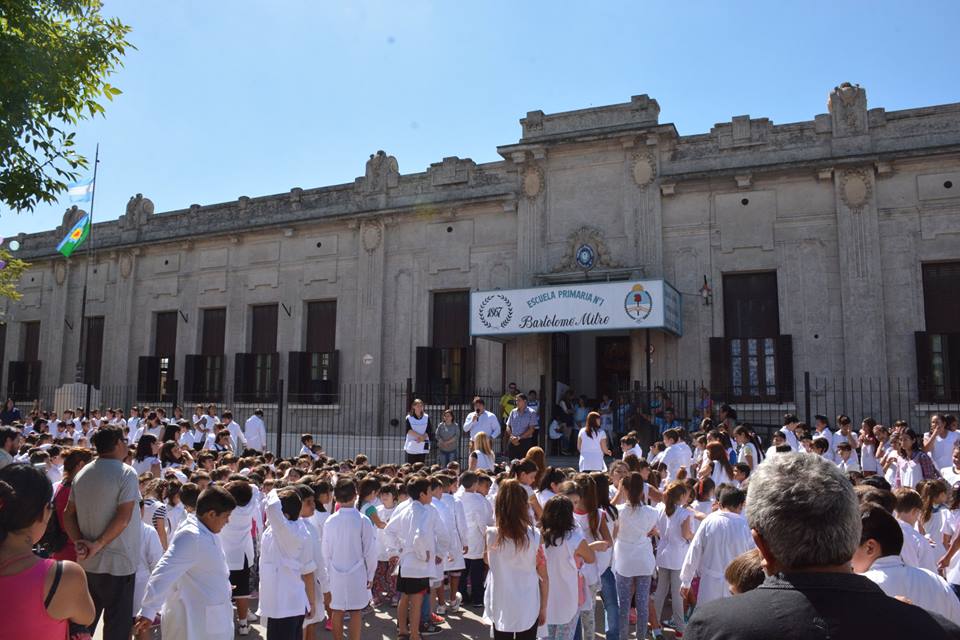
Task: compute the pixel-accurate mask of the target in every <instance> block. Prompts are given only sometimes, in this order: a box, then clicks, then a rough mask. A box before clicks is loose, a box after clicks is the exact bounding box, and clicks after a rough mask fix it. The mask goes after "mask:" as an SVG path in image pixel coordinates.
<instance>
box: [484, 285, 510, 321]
mask: <svg viewBox="0 0 960 640" xmlns="http://www.w3.org/2000/svg"><path fill="white" fill-rule="evenodd" d="M479 315H480V322H481V324H483V326H485V327H486V328H487V329H506V328H507V327H508V326H509V325H510V321H511V320H513V305H512V304H510V298H508V297H507V296H505V295H503V294H502V293H494V294H491V295H489V296H487V297H486V298H484V299H483V301H481V302H480V309H479Z"/></svg>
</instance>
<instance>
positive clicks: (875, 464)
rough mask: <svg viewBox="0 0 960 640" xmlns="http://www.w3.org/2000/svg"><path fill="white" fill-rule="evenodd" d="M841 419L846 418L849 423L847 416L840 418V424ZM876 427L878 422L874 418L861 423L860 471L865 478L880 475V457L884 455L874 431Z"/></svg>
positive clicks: (859, 438)
mask: <svg viewBox="0 0 960 640" xmlns="http://www.w3.org/2000/svg"><path fill="white" fill-rule="evenodd" d="M841 418H846V419H847V420H848V421H849V418H847V416H838V417H837V422H838V423H839V422H840V419H841ZM876 426H877V421H876V420H874V419H873V418H864V419H863V422H861V423H860V434H859V435H858V437H857V444H858V445H860V469H861V470H862V471H863V475H864V476H872V475H874V474H877V473H880V456H881V455H882V453H881V452H880V451H879V445H880V442H879V441H878V440H877V437H876V435H875V434H874V431H873V430H874V427H876Z"/></svg>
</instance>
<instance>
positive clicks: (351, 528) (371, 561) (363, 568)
mask: <svg viewBox="0 0 960 640" xmlns="http://www.w3.org/2000/svg"><path fill="white" fill-rule="evenodd" d="M333 497H334V499H335V500H336V501H337V512H336V513H334V514H333V515H331V516H330V517H329V518H327V521H326V522H325V523H324V525H323V542H322V545H321V552H322V554H323V559H324V562H326V566H327V574H328V576H329V581H330V610H331V614H332V615H331V623H332V631H333V637H334V639H335V640H341V638H342V637H343V617H344V613H345V612H347V611H351V612H353V613H352V614H351V616H350V639H351V640H360V630H361V623H362V621H363V620H362V618H361V616H360V609H363V608H364V607H366V606H367V605H368V604H369V603H370V595H371V594H370V583H371V582H372V581H373V576H374V574H375V573H376V571H377V556H378V553H379V551H378V548H379V544H378V542H377V534H376V529H375V528H374V526H373V523H372V522H370V519H369V518H366V517H364V516H363V515H361V514H360V512H359V511H358V510H357V508H356V501H357V485H356V483H355V482H354V481H353V479H351V478H348V477H341V478H338V479H337V483H336V485H334V487H333Z"/></svg>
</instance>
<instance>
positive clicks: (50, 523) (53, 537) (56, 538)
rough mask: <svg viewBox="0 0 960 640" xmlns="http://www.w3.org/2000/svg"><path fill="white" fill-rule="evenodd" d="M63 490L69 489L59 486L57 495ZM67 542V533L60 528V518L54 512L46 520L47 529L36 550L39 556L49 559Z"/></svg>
mask: <svg viewBox="0 0 960 640" xmlns="http://www.w3.org/2000/svg"><path fill="white" fill-rule="evenodd" d="M64 488H67V489H69V485H67V486H64V485H60V489H57V492H58V493H59V492H60V491H61V490H62V489H64ZM54 497H56V496H54ZM68 541H69V538H68V537H67V532H66V531H64V529H63V527H61V526H60V518H58V517H57V512H56V510H54V512H53V513H51V514H50V519H49V520H47V529H46V531H44V532H43V537H41V538H40V540H39V541H38V542H37V544H36V546H37V550H38V552H39V553H40V554H41V555H44V556H46V557H49V556H51V555H53V554H54V553H57V552H58V551H60V550H62V549H63V548H64V547H65V546H67V542H68Z"/></svg>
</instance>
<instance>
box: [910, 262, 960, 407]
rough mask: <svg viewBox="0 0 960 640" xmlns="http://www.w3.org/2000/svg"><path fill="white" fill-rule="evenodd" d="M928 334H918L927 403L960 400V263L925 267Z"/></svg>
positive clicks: (921, 391) (920, 383)
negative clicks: (959, 293) (958, 319)
mask: <svg viewBox="0 0 960 640" xmlns="http://www.w3.org/2000/svg"><path fill="white" fill-rule="evenodd" d="M922 273H923V311H924V321H925V324H926V326H927V330H926V331H919V332H917V334H916V346H917V381H918V384H917V386H918V391H919V396H920V400H921V401H923V402H956V401H958V400H960V326H958V323H957V318H958V317H960V296H958V295H957V292H958V291H960V262H936V263H930V264H924V265H922Z"/></svg>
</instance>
